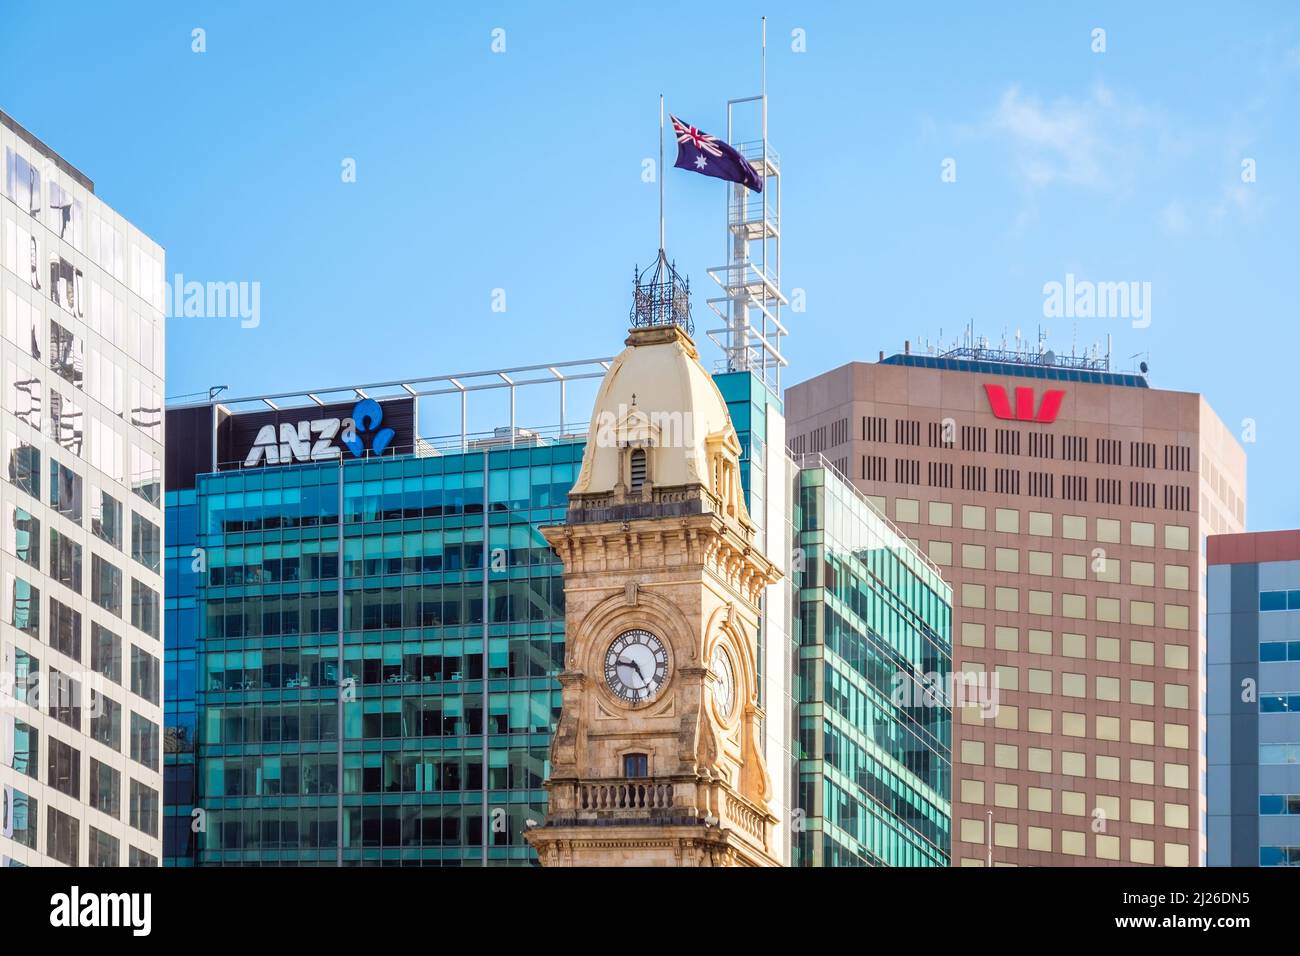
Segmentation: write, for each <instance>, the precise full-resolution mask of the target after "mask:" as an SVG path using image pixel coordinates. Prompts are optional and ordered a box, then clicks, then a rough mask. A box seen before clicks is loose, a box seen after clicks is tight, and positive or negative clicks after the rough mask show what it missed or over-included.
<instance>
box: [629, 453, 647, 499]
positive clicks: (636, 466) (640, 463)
mask: <svg viewBox="0 0 1300 956" xmlns="http://www.w3.org/2000/svg"><path fill="white" fill-rule="evenodd" d="M628 472H629V474H630V476H631V480H630V482H629V487H630V488H631V491H632V494H634V495H639V494H641V489H642V488H643V487H645V476H646V457H645V449H644V448H633V449H632V455H631V459H630V462H629V469H628Z"/></svg>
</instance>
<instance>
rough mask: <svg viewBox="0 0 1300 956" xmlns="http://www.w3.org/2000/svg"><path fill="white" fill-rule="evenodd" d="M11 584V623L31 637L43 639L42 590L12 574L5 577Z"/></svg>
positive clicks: (9, 589) (8, 588)
mask: <svg viewBox="0 0 1300 956" xmlns="http://www.w3.org/2000/svg"><path fill="white" fill-rule="evenodd" d="M5 579H6V580H7V581H8V582H10V583H9V586H8V587H7V588H6V589H5V590H6V591H8V592H9V608H8V611H9V623H10V624H12V625H13V626H14V627H16V628H17V629H18V630H20V631H22V632H23V633H24V634H26V635H28V636H29V637H34V638H36V639H37V640H40V637H41V589H40V588H38V587H34V586H32V585H31V584H28V583H27V582H26V581H24V580H23V579H22V578H18V577H14V576H13V575H12V574H7V575H5Z"/></svg>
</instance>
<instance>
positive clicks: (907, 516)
mask: <svg viewBox="0 0 1300 956" xmlns="http://www.w3.org/2000/svg"><path fill="white" fill-rule="evenodd" d="M920 511H921V503H920V502H919V501H916V500H915V499H913V498H895V499H894V520H895V521H911V522H916V521H919V520H920V517H919V516H920Z"/></svg>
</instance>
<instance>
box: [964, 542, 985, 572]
mask: <svg viewBox="0 0 1300 956" xmlns="http://www.w3.org/2000/svg"><path fill="white" fill-rule="evenodd" d="M961 566H962V567H963V568H976V569H979V570H983V568H984V545H982V544H963V545H962V546H961Z"/></svg>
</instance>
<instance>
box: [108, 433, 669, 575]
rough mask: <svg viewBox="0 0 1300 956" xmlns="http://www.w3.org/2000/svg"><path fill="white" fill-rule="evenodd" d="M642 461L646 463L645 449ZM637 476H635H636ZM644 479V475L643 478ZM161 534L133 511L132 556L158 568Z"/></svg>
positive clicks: (152, 569)
mask: <svg viewBox="0 0 1300 956" xmlns="http://www.w3.org/2000/svg"><path fill="white" fill-rule="evenodd" d="M637 450H638V451H642V456H643V457H642V461H643V463H644V451H643V450H642V449H637ZM634 477H635V476H634ZM642 481H644V477H643V478H642ZM160 541H161V535H160V533H159V530H158V526H157V525H156V524H154V523H153V522H152V521H149V520H147V519H146V518H144V517H143V516H141V515H139V514H137V513H136V512H134V511H133V512H131V557H132V558H134V559H135V560H136V561H139V562H140V563H141V564H143V565H144V566H145V567H146V568H148V569H149V570H150V571H157V570H158V560H159V556H160Z"/></svg>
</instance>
